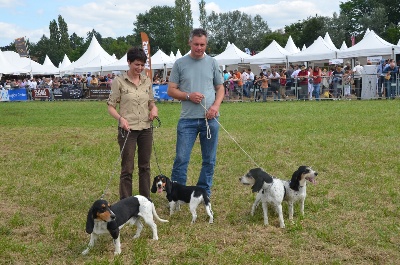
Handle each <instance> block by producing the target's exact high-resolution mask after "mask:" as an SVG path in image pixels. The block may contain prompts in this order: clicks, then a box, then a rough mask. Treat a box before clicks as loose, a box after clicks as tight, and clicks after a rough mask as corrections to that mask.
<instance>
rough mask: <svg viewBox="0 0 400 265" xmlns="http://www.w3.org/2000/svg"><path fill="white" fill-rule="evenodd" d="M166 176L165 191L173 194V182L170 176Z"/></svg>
mask: <svg viewBox="0 0 400 265" xmlns="http://www.w3.org/2000/svg"><path fill="white" fill-rule="evenodd" d="M164 177H165V191H166V192H167V194H171V192H172V182H171V180H170V179H169V178H168V177H166V176H164Z"/></svg>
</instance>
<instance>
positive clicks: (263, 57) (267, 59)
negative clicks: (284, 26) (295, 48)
mask: <svg viewBox="0 0 400 265" xmlns="http://www.w3.org/2000/svg"><path fill="white" fill-rule="evenodd" d="M293 45H294V44H293ZM289 54H290V53H289V52H288V51H287V50H285V49H284V48H282V46H281V45H279V44H278V43H277V42H276V41H275V40H273V41H272V42H271V44H270V45H268V47H266V48H265V49H264V50H262V51H261V52H259V53H257V54H256V55H254V56H252V57H250V58H248V59H246V60H245V61H246V62H250V63H251V64H264V63H286V61H287V55H289Z"/></svg>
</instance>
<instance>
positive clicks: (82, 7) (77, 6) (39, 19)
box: [0, 0, 345, 46]
mask: <svg viewBox="0 0 400 265" xmlns="http://www.w3.org/2000/svg"><path fill="white" fill-rule="evenodd" d="M174 2H175V1H174V0H150V1H149V0H148V1H136V0H96V1H94V0H79V1H78V0H68V1H65V0H63V1H61V0H49V1H45V0H0V10H1V16H0V32H1V34H0V46H5V45H8V44H10V43H11V42H13V41H14V39H15V38H18V37H26V38H28V39H30V40H31V41H33V42H37V41H38V40H39V39H40V37H41V36H42V35H43V34H44V35H46V36H47V37H49V35H50V34H49V23H50V21H51V20H53V19H55V20H57V17H58V15H59V14H61V15H62V17H63V18H64V20H65V21H66V22H67V24H68V30H69V34H72V33H73V32H75V33H76V34H77V35H78V36H81V37H86V33H87V32H88V31H90V30H92V29H93V28H94V29H95V30H96V31H98V32H100V34H101V35H102V36H103V37H113V38H116V37H119V36H126V35H128V34H132V30H133V22H134V21H135V19H136V16H137V15H138V14H139V13H144V12H146V10H149V9H150V8H151V7H152V6H156V5H160V6H163V5H169V6H173V5H174ZM198 2H199V0H192V1H191V4H192V12H193V22H194V26H198V15H199V10H198ZM340 2H345V0H330V1H321V0H308V1H306V0H294V1H290V0H287V1H279V0H241V1H239V0H229V1H222V0H214V1H208V0H206V10H207V13H210V12H211V11H215V12H228V11H233V10H239V11H241V12H244V13H246V14H249V15H252V16H254V15H256V14H259V15H261V16H262V17H263V18H264V20H266V21H267V23H268V25H269V27H270V28H272V29H273V30H275V29H279V28H283V27H284V26H285V25H288V24H291V23H293V22H297V21H298V20H302V19H305V18H307V17H308V16H314V15H315V14H318V15H323V16H332V14H333V12H337V13H338V12H339V3H340Z"/></svg>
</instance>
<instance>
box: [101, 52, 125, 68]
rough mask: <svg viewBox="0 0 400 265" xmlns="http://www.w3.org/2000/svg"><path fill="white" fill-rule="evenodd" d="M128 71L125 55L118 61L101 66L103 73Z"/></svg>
mask: <svg viewBox="0 0 400 265" xmlns="http://www.w3.org/2000/svg"><path fill="white" fill-rule="evenodd" d="M128 69H129V66H128V60H127V54H126V53H125V55H124V56H122V58H121V59H119V60H118V61H115V62H113V63H111V64H108V65H105V66H103V71H128Z"/></svg>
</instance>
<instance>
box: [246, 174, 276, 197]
mask: <svg viewBox="0 0 400 265" xmlns="http://www.w3.org/2000/svg"><path fill="white" fill-rule="evenodd" d="M253 178H254V180H255V183H254V185H253V186H252V187H251V190H252V191H253V192H259V191H260V190H261V189H262V187H263V185H264V182H266V183H272V181H273V179H272V177H271V176H270V175H269V174H268V173H267V172H265V171H263V170H259V171H257V174H256V176H253Z"/></svg>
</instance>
